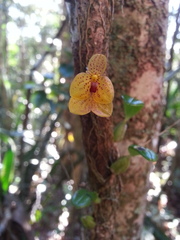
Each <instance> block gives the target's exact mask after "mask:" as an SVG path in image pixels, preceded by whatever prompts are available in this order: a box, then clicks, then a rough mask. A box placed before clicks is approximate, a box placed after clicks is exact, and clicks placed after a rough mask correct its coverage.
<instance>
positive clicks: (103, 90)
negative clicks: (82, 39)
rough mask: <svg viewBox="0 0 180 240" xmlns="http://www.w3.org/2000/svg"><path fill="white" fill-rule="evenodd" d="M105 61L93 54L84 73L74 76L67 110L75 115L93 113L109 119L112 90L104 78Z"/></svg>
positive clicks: (110, 84) (100, 56) (103, 58)
mask: <svg viewBox="0 0 180 240" xmlns="http://www.w3.org/2000/svg"><path fill="white" fill-rule="evenodd" d="M106 66H107V59H106V57H105V56H104V55H102V54H95V55H93V56H92V57H91V59H90V60H89V63H88V69H87V72H86V73H79V74H78V75H76V76H75V78H74V80H73V81H72V83H71V86H70V96H71V98H70V101H69V110H70V112H71V113H74V114H77V115H85V114H87V113H89V112H91V111H92V112H93V113H95V114H96V115H98V116H100V117H110V116H111V114H112V109H113V104H112V101H113V98H114V88H113V85H112V82H111V80H110V79H109V78H108V77H106V76H104V72H105V70H106Z"/></svg>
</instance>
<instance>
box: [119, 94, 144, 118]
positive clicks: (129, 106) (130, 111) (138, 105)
mask: <svg viewBox="0 0 180 240" xmlns="http://www.w3.org/2000/svg"><path fill="white" fill-rule="evenodd" d="M122 99H123V107H124V113H125V121H127V120H129V119H130V118H131V117H133V116H134V115H136V114H137V113H138V112H139V111H140V110H141V109H142V108H143V107H144V103H143V102H142V101H140V100H138V99H135V98H132V97H130V96H128V95H123V96H122Z"/></svg>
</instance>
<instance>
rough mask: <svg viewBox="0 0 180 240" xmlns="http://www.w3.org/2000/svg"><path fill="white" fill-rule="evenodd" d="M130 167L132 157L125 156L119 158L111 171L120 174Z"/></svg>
mask: <svg viewBox="0 0 180 240" xmlns="http://www.w3.org/2000/svg"><path fill="white" fill-rule="evenodd" d="M129 165H130V157H129V156H123V157H120V158H118V160H117V161H115V162H114V163H113V164H112V165H111V167H110V169H111V171H112V172H113V173H114V174H120V173H124V172H125V171H126V170H127V169H128V167H129Z"/></svg>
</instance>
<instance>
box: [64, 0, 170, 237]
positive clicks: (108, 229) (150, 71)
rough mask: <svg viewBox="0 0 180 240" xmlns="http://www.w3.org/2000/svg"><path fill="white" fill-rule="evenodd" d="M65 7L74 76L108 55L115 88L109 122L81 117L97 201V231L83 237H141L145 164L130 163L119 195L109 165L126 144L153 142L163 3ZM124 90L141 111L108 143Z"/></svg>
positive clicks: (96, 2) (80, 1) (103, 0)
mask: <svg viewBox="0 0 180 240" xmlns="http://www.w3.org/2000/svg"><path fill="white" fill-rule="evenodd" d="M123 2H124V5H122V3H123ZM114 4H115V8H114ZM67 5H68V6H69V10H70V12H71V18H70V24H71V32H72V48H73V55H74V63H75V74H77V73H79V72H83V71H85V70H86V66H87V63H88V61H89V59H90V57H91V56H92V55H93V54H95V53H102V54H104V55H106V56H107V57H108V56H109V52H110V56H109V60H110V66H109V69H108V70H109V71H108V72H109V75H110V77H111V79H112V81H113V83H114V86H115V99H114V113H113V118H100V117H98V116H95V115H94V114H93V113H90V114H87V115H85V116H82V117H81V123H82V130H83V131H82V134H83V142H84V146H85V152H86V158H87V163H88V168H89V178H88V181H89V184H90V185H89V186H90V189H91V190H93V191H97V192H98V193H99V195H100V197H101V199H102V201H101V203H100V204H98V205H95V207H94V209H93V216H94V218H95V221H96V227H95V229H93V230H92V231H91V232H90V235H86V239H91V240H97V239H98V240H101V239H103V240H106V239H108V240H109V239H114V240H124V239H125V240H132V239H134V240H135V239H140V232H141V227H142V224H143V216H144V210H145V202H146V193H147V190H148V175H149V172H150V169H151V165H150V164H149V163H148V162H147V161H146V160H144V159H142V158H141V157H136V158H133V159H132V160H131V166H130V168H129V170H128V171H127V173H125V174H123V175H122V183H123V187H122V192H121V181H120V178H119V176H115V175H113V174H112V173H111V171H110V170H109V166H110V165H111V164H112V162H114V161H115V160H116V159H117V157H118V155H119V156H123V155H125V154H127V148H128V146H129V145H130V144H132V143H135V144H139V145H143V144H144V143H145V142H146V141H147V140H148V139H149V138H151V137H153V139H154V140H153V143H154V144H153V146H152V144H151V145H149V146H150V147H153V148H154V149H155V148H156V143H157V137H156V136H154V134H156V133H157V132H158V131H159V129H160V122H161V108H162V75H163V63H164V62H163V61H164V49H165V48H164V45H165V30H166V22H167V21H166V20H167V1H166V0H161V1H148V0H145V1H140V0H139V1H134V0H127V1H113V0H90V1H87V0H76V1H71V3H69V1H68V3H67ZM124 93H126V94H129V95H131V96H132V97H136V98H138V99H140V100H142V101H143V102H144V103H145V108H144V110H143V111H141V113H140V114H138V115H137V116H136V117H134V118H133V119H131V120H130V122H129V123H128V131H127V134H126V136H125V139H124V140H123V141H122V142H121V143H118V144H114V142H113V136H112V123H114V125H115V124H117V123H119V122H120V121H121V120H122V119H123V117H124V116H123V109H122V107H121V98H120V96H121V95H122V94H124ZM120 192H121V194H120Z"/></svg>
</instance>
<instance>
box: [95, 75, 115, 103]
mask: <svg viewBox="0 0 180 240" xmlns="http://www.w3.org/2000/svg"><path fill="white" fill-rule="evenodd" d="M92 97H93V100H94V101H95V102H97V103H101V104H108V103H111V102H112V100H113V98H114V87H113V85H112V82H111V80H110V79H109V78H108V77H103V76H102V77H99V79H98V80H97V91H96V92H95V93H93V95H92Z"/></svg>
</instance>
